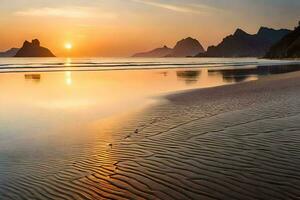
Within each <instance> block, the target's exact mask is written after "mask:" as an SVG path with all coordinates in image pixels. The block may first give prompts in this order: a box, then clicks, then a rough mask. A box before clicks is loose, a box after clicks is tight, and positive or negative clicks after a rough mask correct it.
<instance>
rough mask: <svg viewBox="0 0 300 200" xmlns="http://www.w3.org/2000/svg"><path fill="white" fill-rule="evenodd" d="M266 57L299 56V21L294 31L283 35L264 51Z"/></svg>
mask: <svg viewBox="0 0 300 200" xmlns="http://www.w3.org/2000/svg"><path fill="white" fill-rule="evenodd" d="M265 57H266V58H273V59H275V58H300V22H299V26H298V27H296V28H295V30H294V31H292V32H291V33H289V34H287V35H286V36H285V37H283V38H282V39H281V40H280V41H279V42H278V43H276V44H275V45H273V46H272V47H271V48H270V50H269V51H268V52H267V53H266V56H265Z"/></svg>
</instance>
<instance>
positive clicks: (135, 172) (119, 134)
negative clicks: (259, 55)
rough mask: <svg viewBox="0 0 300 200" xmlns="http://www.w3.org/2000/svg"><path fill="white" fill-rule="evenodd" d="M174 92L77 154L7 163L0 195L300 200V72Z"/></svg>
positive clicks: (48, 197)
mask: <svg viewBox="0 0 300 200" xmlns="http://www.w3.org/2000/svg"><path fill="white" fill-rule="evenodd" d="M299 76H300V75H299V74H298V73H295V74H292V75H282V76H280V77H275V78H267V79H265V80H260V81H257V82H250V83H242V84H238V85H231V86H225V87H220V88H212V89H205V90H196V91H190V92H187V93H183V94H176V95H172V96H169V97H167V99H168V102H167V103H162V104H160V105H157V106H155V107H152V108H151V109H147V110H146V111H143V112H142V113H140V114H139V115H135V116H134V117H132V118H129V119H128V120H127V121H126V123H125V124H123V125H122V126H120V127H118V128H117V129H116V128H115V127H110V128H107V129H103V131H106V132H108V133H109V134H112V135H113V137H114V138H115V139H114V142H113V143H112V144H111V148H110V147H106V148H104V146H107V144H106V143H105V141H102V140H101V138H100V136H99V140H95V141H94V142H91V143H88V144H85V145H83V146H78V147H74V148H75V149H77V150H76V151H74V153H69V154H68V155H66V156H53V158H52V159H48V160H47V162H42V161H41V160H39V159H37V160H31V159H30V160H26V159H25V160H24V161H23V162H22V163H21V164H20V165H18V162H17V161H12V160H9V159H8V160H1V163H0V165H6V166H8V165H10V166H12V167H11V168H3V170H1V172H0V175H1V178H0V199H245V200H247V199H266V200H268V199H299V198H300V168H299V166H300V148H299V145H300V136H299V133H300V81H299V80H300V79H299Z"/></svg>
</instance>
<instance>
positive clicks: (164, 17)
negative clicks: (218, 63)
mask: <svg viewBox="0 0 300 200" xmlns="http://www.w3.org/2000/svg"><path fill="white" fill-rule="evenodd" d="M299 8H300V1H298V0H265V1H258V0H226V1H225V0H219V1H216V0H211V1H208V0H187V1H179V0H109V1H103V0H93V1H91V0H85V1H83V0H60V1H58V0H51V1H50V0H1V2H0V29H1V31H0V51H2V50H6V49H9V48H11V47H20V46H21V45H22V43H23V41H24V40H31V39H33V38H38V39H39V40H40V41H41V43H42V45H43V46H46V47H48V48H50V49H51V50H52V51H53V53H54V54H56V55H57V56H70V55H71V56H130V55H132V54H133V53H135V52H139V51H146V50H149V49H152V48H155V47H160V46H163V45H165V44H166V45H168V46H170V47H173V46H174V45H175V43H176V41H178V40H180V39H182V38H185V37H188V36H191V37H194V38H196V39H198V40H199V41H200V42H201V43H202V45H203V46H204V47H207V46H209V45H213V44H217V43H219V42H220V41H221V40H222V38H223V37H224V36H226V35H228V34H231V33H233V32H234V30H235V29H236V28H237V27H240V28H243V29H244V30H245V31H248V32H250V33H255V32H256V31H257V29H258V28H259V27H260V26H261V25H263V26H269V27H273V28H293V26H294V25H296V23H297V20H298V19H299V16H298V15H297V13H298V12H297V10H299ZM281 13H284V15H282V14H281ZM66 42H71V43H72V44H73V46H74V47H73V49H72V50H71V51H70V52H68V51H67V50H66V49H65V48H64V44H65V43H66Z"/></svg>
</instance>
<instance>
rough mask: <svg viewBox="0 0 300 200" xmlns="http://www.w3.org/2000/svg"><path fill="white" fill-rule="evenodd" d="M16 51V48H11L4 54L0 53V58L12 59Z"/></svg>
mask: <svg viewBox="0 0 300 200" xmlns="http://www.w3.org/2000/svg"><path fill="white" fill-rule="evenodd" d="M18 51H19V49H18V48H11V49H9V50H7V51H5V52H0V57H14V56H15V55H16V54H17V52H18Z"/></svg>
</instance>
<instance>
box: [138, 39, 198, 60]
mask: <svg viewBox="0 0 300 200" xmlns="http://www.w3.org/2000/svg"><path fill="white" fill-rule="evenodd" d="M201 52H204V49H203V47H202V45H201V44H200V42H199V41H198V40H196V39H193V38H191V37H188V38H186V39H183V40H180V41H179V42H177V44H176V45H175V47H174V48H173V49H171V48H168V47H167V46H164V47H162V48H157V49H154V50H152V51H149V52H144V53H137V54H134V55H133V57H191V56H195V55H197V54H198V53H201Z"/></svg>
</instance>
